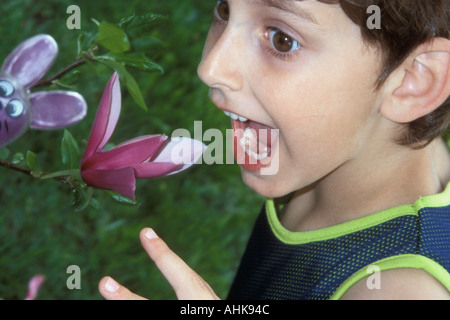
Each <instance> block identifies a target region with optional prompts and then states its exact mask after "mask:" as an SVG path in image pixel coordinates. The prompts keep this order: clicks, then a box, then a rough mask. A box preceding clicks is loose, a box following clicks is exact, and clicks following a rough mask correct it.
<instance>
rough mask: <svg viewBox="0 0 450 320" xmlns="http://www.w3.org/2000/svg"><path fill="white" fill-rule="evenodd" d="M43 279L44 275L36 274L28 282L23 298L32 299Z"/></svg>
mask: <svg viewBox="0 0 450 320" xmlns="http://www.w3.org/2000/svg"><path fill="white" fill-rule="evenodd" d="M44 280H45V276H44V275H42V274H37V275H35V276H34V277H33V278H31V279H30V281H29V282H28V292H27V296H26V297H25V300H34V299H35V298H36V295H37V293H38V291H39V288H40V287H41V285H42V283H43V282H44Z"/></svg>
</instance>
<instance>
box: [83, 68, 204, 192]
mask: <svg viewBox="0 0 450 320" xmlns="http://www.w3.org/2000/svg"><path fill="white" fill-rule="evenodd" d="M120 109H121V92H120V82H119V76H118V74H117V73H114V74H113V76H112V77H111V79H110V80H109V82H108V84H107V86H106V88H105V91H104V93H103V97H102V100H101V102H100V106H99V108H98V111H97V115H96V118H95V121H94V124H93V126H92V131H91V135H90V137H89V141H88V143H87V146H86V151H85V153H84V155H83V157H82V160H81V177H82V179H83V181H84V182H85V183H86V184H87V185H89V186H92V187H95V188H100V189H108V190H113V191H115V192H117V193H119V194H121V195H123V196H125V197H128V198H131V199H135V196H134V191H135V189H136V178H155V177H160V176H165V175H169V174H175V173H178V172H180V171H183V170H185V169H187V168H189V167H190V166H191V165H192V164H194V163H195V162H196V161H197V160H198V159H199V158H200V157H201V155H202V154H203V152H204V150H205V146H204V144H203V143H201V142H199V141H195V140H191V139H188V138H177V139H172V140H169V139H168V137H167V136H165V135H148V136H141V137H137V138H135V139H132V140H129V141H126V142H124V143H122V144H119V145H117V146H116V147H114V148H113V149H111V150H108V151H105V150H103V148H104V147H105V145H106V144H107V143H108V141H109V139H110V138H111V136H112V134H113V132H114V129H115V127H116V124H117V121H118V120H119V115H120ZM180 150H182V151H183V156H182V158H183V160H182V161H180V157H179V155H177V154H176V152H177V151H178V152H179V151H180ZM186 150H187V151H186Z"/></svg>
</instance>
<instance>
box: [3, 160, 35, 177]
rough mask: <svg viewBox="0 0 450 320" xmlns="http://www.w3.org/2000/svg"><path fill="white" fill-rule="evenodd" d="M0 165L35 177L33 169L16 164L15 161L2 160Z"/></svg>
mask: <svg viewBox="0 0 450 320" xmlns="http://www.w3.org/2000/svg"><path fill="white" fill-rule="evenodd" d="M0 166H2V167H5V168H7V169H11V170H14V171H18V172H21V173H24V174H27V175H29V176H32V177H34V176H33V171H31V170H30V169H27V168H24V167H21V166H18V165H15V164H14V163H11V162H8V161H4V160H0Z"/></svg>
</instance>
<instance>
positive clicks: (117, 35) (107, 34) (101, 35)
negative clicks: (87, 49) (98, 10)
mask: <svg viewBox="0 0 450 320" xmlns="http://www.w3.org/2000/svg"><path fill="white" fill-rule="evenodd" d="M97 43H98V44H99V45H101V46H102V47H104V48H106V49H108V50H109V51H111V52H114V53H122V52H126V51H128V50H130V41H129V40H128V36H127V34H126V33H125V31H123V30H122V29H120V28H119V27H117V26H115V25H113V24H111V23H109V22H106V21H103V22H102V23H100V25H99V26H98V36H97Z"/></svg>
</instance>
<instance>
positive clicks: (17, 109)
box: [6, 99, 25, 118]
mask: <svg viewBox="0 0 450 320" xmlns="http://www.w3.org/2000/svg"><path fill="white" fill-rule="evenodd" d="M24 111H25V106H24V105H23V103H22V101H20V100H17V99H15V100H11V101H10V102H8V104H7V105H6V113H7V114H8V116H10V117H11V118H17V117H20V116H21V115H22V114H23V112H24Z"/></svg>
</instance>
